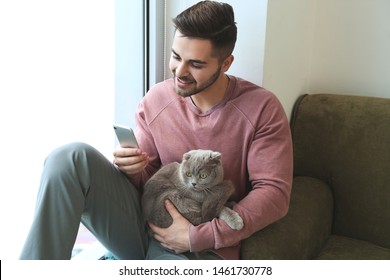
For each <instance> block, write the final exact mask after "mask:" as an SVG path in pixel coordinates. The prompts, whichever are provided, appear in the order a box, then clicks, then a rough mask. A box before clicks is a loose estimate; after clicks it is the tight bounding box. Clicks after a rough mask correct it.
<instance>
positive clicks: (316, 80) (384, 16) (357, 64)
mask: <svg viewBox="0 0 390 280" xmlns="http://www.w3.org/2000/svg"><path fill="white" fill-rule="evenodd" d="M316 10H317V12H316V14H317V16H316V21H315V33H314V39H313V56H312V67H311V77H310V91H311V92H331V93H345V94H356V95H367V96H379V97H387V98H390V1H388V0H370V1H367V0H320V1H318V2H317V7H316Z"/></svg>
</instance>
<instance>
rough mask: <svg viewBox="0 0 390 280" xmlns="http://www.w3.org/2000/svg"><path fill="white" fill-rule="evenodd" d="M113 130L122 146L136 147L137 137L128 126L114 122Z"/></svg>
mask: <svg viewBox="0 0 390 280" xmlns="http://www.w3.org/2000/svg"><path fill="white" fill-rule="evenodd" d="M114 130H115V134H116V137H117V138H118V141H119V144H120V145H121V147H122V148H138V143H137V139H136V138H135V135H134V132H133V130H132V129H131V128H130V127H125V126H122V125H117V124H114Z"/></svg>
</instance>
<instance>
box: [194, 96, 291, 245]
mask: <svg viewBox="0 0 390 280" xmlns="http://www.w3.org/2000/svg"><path fill="white" fill-rule="evenodd" d="M253 126H254V129H255V133H254V138H253V141H252V143H251V145H250V147H249V150H248V159H247V162H245V163H242V164H245V165H246V166H247V170H248V174H249V181H250V183H251V187H252V188H251V191H250V192H249V193H248V194H247V195H246V196H245V197H244V198H243V199H242V200H241V201H239V202H238V203H237V204H236V205H235V206H234V207H233V209H234V210H235V211H236V212H237V213H238V214H239V215H240V216H241V217H242V219H243V221H244V228H243V229H241V230H239V231H236V230H232V229H231V228H230V227H229V226H228V225H227V224H226V223H225V222H224V221H222V220H219V219H217V218H216V219H213V220H212V221H210V222H207V223H204V224H201V225H198V226H191V227H190V246H191V251H193V252H198V251H201V250H204V249H210V248H213V249H220V248H224V247H229V246H233V245H236V244H237V243H239V242H240V241H241V240H243V239H245V238H248V237H249V236H251V235H252V234H253V233H255V232H256V231H258V230H261V229H263V228H264V227H266V226H267V225H269V224H271V223H273V222H275V221H277V220H279V219H280V218H282V217H283V216H285V215H286V213H287V211H288V207H289V202H290V193H291V185H292V141H291V134H290V128H289V125H288V120H287V118H286V115H285V113H284V110H283V108H282V106H281V105H280V103H279V101H278V100H277V99H276V98H275V99H272V100H271V101H269V102H268V104H267V106H265V107H264V109H263V111H262V113H261V117H259V118H258V120H257V123H254V124H253Z"/></svg>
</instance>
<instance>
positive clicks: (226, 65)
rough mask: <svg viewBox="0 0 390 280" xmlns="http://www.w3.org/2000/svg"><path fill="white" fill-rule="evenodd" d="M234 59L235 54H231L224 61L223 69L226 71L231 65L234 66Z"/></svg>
mask: <svg viewBox="0 0 390 280" xmlns="http://www.w3.org/2000/svg"><path fill="white" fill-rule="evenodd" d="M233 61H234V56H233V55H232V54H231V55H229V56H228V57H227V58H225V60H224V61H223V62H222V71H223V72H226V71H228V70H229V68H230V66H232V64H233Z"/></svg>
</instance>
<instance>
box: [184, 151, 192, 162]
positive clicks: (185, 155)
mask: <svg viewBox="0 0 390 280" xmlns="http://www.w3.org/2000/svg"><path fill="white" fill-rule="evenodd" d="M191 154H192V151H189V152H187V153H185V154H184V155H183V160H188V159H190V158H191Z"/></svg>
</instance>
